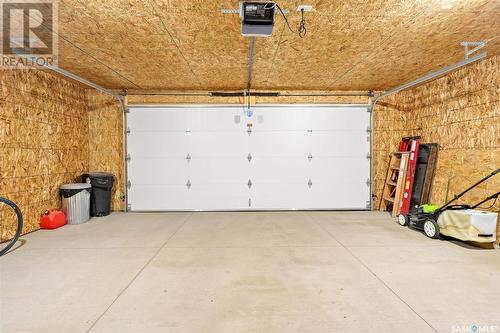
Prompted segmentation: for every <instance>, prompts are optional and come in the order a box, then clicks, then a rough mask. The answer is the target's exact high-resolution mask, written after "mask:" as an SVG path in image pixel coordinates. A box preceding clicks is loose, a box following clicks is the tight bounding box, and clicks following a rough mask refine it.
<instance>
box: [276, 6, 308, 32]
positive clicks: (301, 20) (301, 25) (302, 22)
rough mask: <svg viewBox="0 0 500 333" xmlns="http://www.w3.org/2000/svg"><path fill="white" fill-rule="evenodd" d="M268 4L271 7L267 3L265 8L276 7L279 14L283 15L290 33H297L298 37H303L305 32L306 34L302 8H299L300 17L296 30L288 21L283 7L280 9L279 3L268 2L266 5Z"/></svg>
mask: <svg viewBox="0 0 500 333" xmlns="http://www.w3.org/2000/svg"><path fill="white" fill-rule="evenodd" d="M269 4H271V5H272V6H271V7H267V5H266V9H273V8H274V7H276V8H278V10H279V12H280V13H281V15H282V16H283V18H284V19H285V22H286V25H287V27H288V29H289V30H290V31H291V32H292V33H294V34H298V35H299V37H300V38H304V37H305V36H306V34H307V28H306V20H305V19H304V9H301V10H300V15H301V19H300V23H299V27H298V28H297V30H294V29H293V28H292V27H291V26H290V22H288V18H287V17H286V15H285V13H284V12H283V9H281V7H280V5H278V4H277V3H276V2H269V3H268V5H269Z"/></svg>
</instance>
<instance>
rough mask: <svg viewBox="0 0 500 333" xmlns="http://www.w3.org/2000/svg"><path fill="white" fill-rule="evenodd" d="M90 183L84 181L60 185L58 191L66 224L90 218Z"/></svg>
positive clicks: (82, 221) (85, 220) (77, 222)
mask: <svg viewBox="0 0 500 333" xmlns="http://www.w3.org/2000/svg"><path fill="white" fill-rule="evenodd" d="M91 190H92V189H91V185H90V184H86V183H76V184H65V185H62V186H61V188H60V190H59V193H60V195H61V200H62V211H63V212H64V214H66V220H67V221H68V224H80V223H84V222H87V221H88V220H90V191H91Z"/></svg>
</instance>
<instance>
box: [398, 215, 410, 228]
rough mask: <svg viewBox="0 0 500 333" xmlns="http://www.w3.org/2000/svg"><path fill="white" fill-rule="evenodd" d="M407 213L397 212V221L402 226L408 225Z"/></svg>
mask: <svg viewBox="0 0 500 333" xmlns="http://www.w3.org/2000/svg"><path fill="white" fill-rule="evenodd" d="M408 219H409V218H408V215H404V214H399V215H398V223H399V224H400V225H402V226H403V227H405V226H407V225H408Z"/></svg>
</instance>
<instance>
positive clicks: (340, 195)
mask: <svg viewBox="0 0 500 333" xmlns="http://www.w3.org/2000/svg"><path fill="white" fill-rule="evenodd" d="M309 196H310V207H311V208H313V209H314V208H315V209H326V208H332V209H366V201H367V200H369V186H367V185H366V183H363V182H334V183H318V182H313V184H312V186H311V189H310V192H309Z"/></svg>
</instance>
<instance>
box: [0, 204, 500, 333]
mask: <svg viewBox="0 0 500 333" xmlns="http://www.w3.org/2000/svg"><path fill="white" fill-rule="evenodd" d="M23 239H24V240H25V241H26V243H25V244H24V245H23V246H21V247H19V248H18V249H17V250H15V251H13V252H12V253H10V254H8V255H6V256H4V257H2V258H1V259H0V331H1V332H85V331H91V332H189V333H193V332H256V333H257V332H259V333H260V332H287V333H288V332H315V333H316V332H384V333H386V332H436V331H438V332H465V331H463V330H462V329H467V328H469V331H468V332H473V331H472V330H470V326H471V325H473V324H475V325H478V326H479V327H480V328H483V327H488V328H489V329H491V328H493V329H495V327H496V331H498V332H500V329H498V327H500V251H498V250H484V249H474V248H469V247H466V246H465V245H464V244H463V243H460V242H449V241H440V240H431V239H428V238H426V237H425V236H424V235H423V234H421V233H419V232H416V231H413V230H409V229H407V228H403V227H400V226H399V225H397V224H396V223H395V222H394V221H392V219H391V218H390V217H389V216H388V215H387V214H383V213H377V212H310V213H303V212H286V213H193V214H190V213H172V214H120V213H116V214H113V215H111V216H109V217H105V218H95V219H93V220H92V221H90V222H89V223H86V224H83V225H79V226H65V227H64V228H61V229H58V230H54V231H38V232H35V233H32V234H30V235H27V236H24V237H23ZM459 329H460V330H459ZM484 332H485V331H484ZM488 332H490V331H488ZM491 332H494V331H491Z"/></svg>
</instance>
